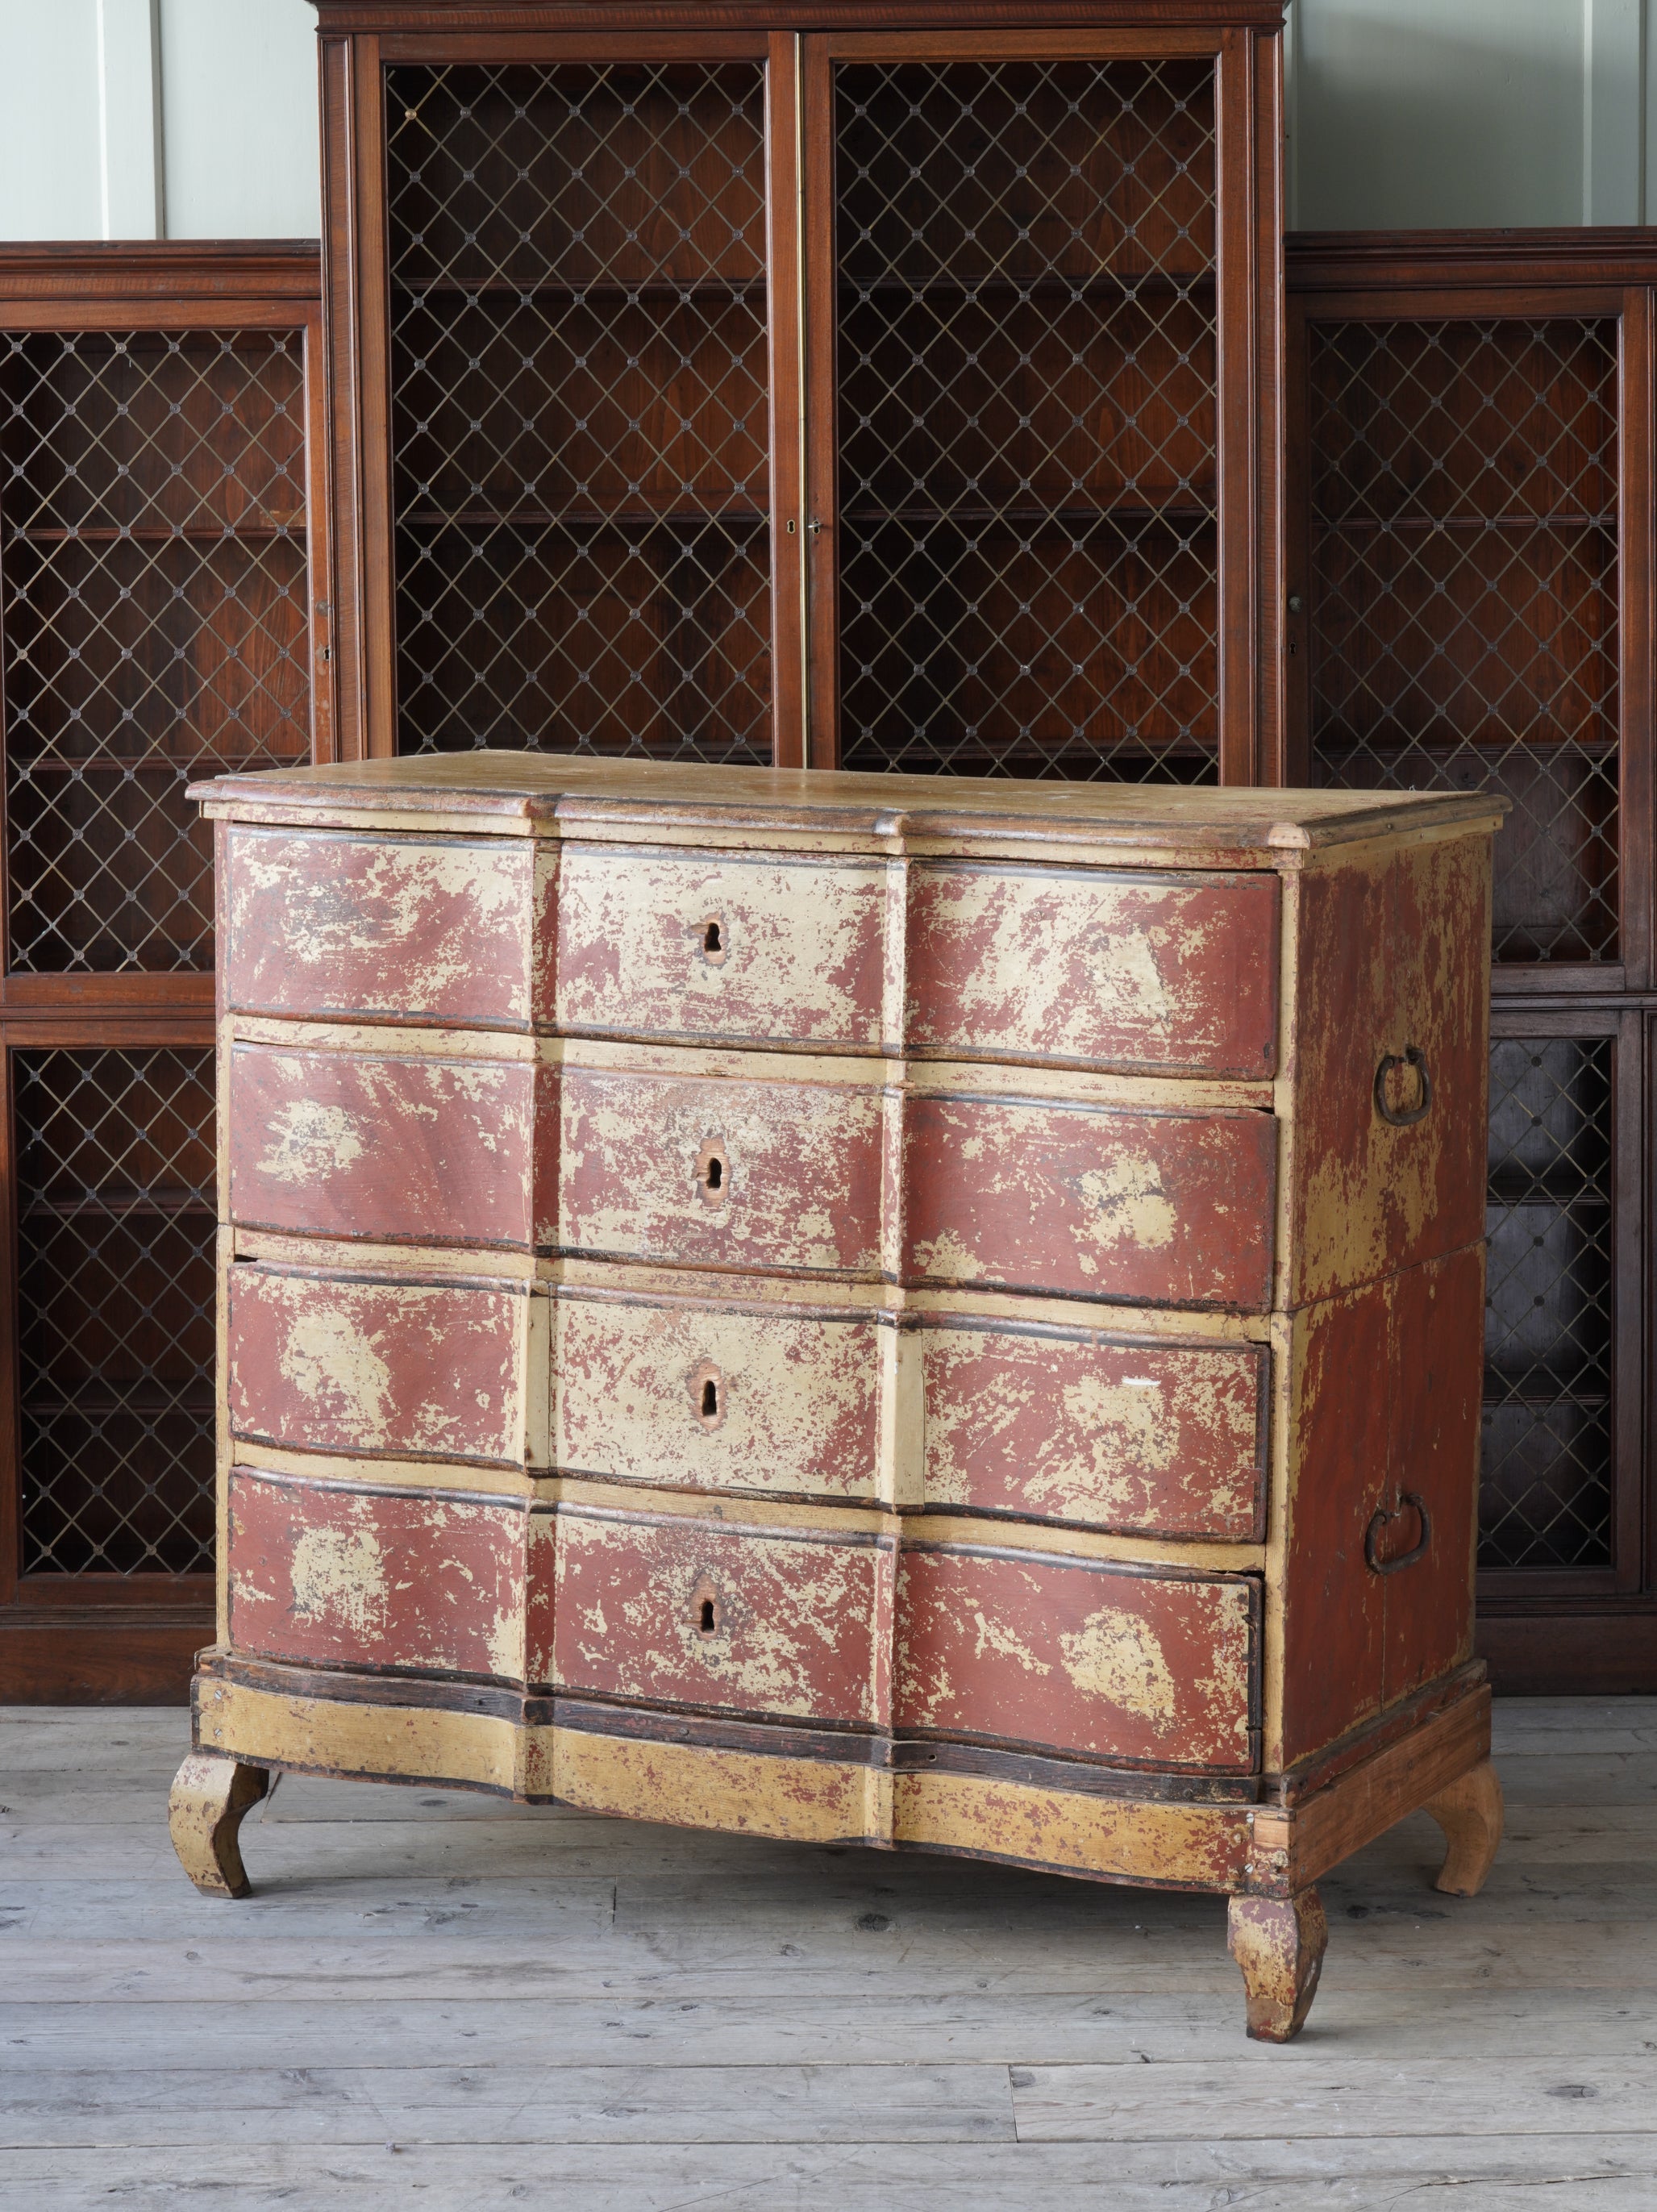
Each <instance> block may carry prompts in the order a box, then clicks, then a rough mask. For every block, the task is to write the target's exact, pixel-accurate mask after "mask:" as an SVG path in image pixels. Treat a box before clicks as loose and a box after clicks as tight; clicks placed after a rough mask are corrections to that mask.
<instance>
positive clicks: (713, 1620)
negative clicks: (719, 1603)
mask: <svg viewBox="0 0 1657 2212" xmlns="http://www.w3.org/2000/svg"><path fill="white" fill-rule="evenodd" d="M697 1626H699V1627H700V1629H701V1632H702V1634H703V1635H704V1636H712V1635H713V1632H714V1630H715V1629H716V1628H717V1627H718V1626H719V1620H718V1616H717V1614H716V1612H715V1609H714V1605H713V1599H712V1598H711V1597H705V1598H704V1599H703V1600H702V1610H701V1620H700V1621H699V1622H698V1623H697Z"/></svg>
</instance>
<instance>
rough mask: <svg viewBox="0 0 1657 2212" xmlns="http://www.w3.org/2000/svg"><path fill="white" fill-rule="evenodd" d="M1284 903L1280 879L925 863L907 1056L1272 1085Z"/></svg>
mask: <svg viewBox="0 0 1657 2212" xmlns="http://www.w3.org/2000/svg"><path fill="white" fill-rule="evenodd" d="M1277 943H1278V882H1277V878H1276V877H1275V876H1271V875H1256V876H1212V877H1203V876H1187V877H1180V876H1155V875H1125V874H1114V873H1110V872H1106V871H1104V870H1102V869H1079V868H1077V869H1057V868H1045V869H1044V868H1016V867H991V866H970V865H961V864H956V865H954V866H917V867H916V868H915V869H914V871H913V877H912V879H911V884H910V891H909V908H908V1000H909V1016H908V1034H909V1043H910V1046H911V1048H913V1050H916V1051H927V1050H935V1051H940V1052H949V1053H959V1054H962V1055H966V1054H972V1055H974V1056H979V1055H986V1054H987V1055H989V1056H991V1057H995V1058H1010V1059H1014V1060H1071V1061H1077V1062H1081V1063H1083V1064H1086V1065H1093V1066H1120V1067H1127V1068H1132V1067H1145V1068H1155V1069H1157V1070H1162V1069H1175V1068H1178V1069H1183V1070H1189V1071H1191V1072H1193V1073H1208V1074H1212V1075H1231V1076H1252V1077H1254V1078H1257V1079H1258V1078H1259V1077H1261V1076H1268V1075H1270V1074H1271V1073H1272V1069H1273V1066H1274V1062H1275V1059H1276V1053H1277V1028H1278V1012H1277V1006H1278V954H1277Z"/></svg>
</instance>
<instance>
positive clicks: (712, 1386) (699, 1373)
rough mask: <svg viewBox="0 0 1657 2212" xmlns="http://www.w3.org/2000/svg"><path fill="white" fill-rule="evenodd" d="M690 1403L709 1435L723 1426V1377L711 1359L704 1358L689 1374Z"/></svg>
mask: <svg viewBox="0 0 1657 2212" xmlns="http://www.w3.org/2000/svg"><path fill="white" fill-rule="evenodd" d="M690 1405H691V1410H692V1412H693V1413H695V1416H696V1419H697V1420H698V1421H699V1422H700V1423H701V1425H702V1427H703V1428H704V1429H706V1430H707V1431H708V1433H709V1435H710V1436H711V1435H712V1434H713V1431H714V1430H715V1429H722V1428H723V1427H724V1426H725V1377H724V1376H723V1375H721V1374H720V1372H719V1369H718V1368H717V1367H716V1366H715V1365H714V1364H713V1361H712V1360H711V1359H704V1360H703V1361H702V1363H701V1366H700V1367H698V1368H697V1369H696V1370H695V1372H694V1373H693V1374H692V1375H691V1377H690Z"/></svg>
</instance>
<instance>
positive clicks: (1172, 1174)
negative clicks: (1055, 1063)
mask: <svg viewBox="0 0 1657 2212" xmlns="http://www.w3.org/2000/svg"><path fill="white" fill-rule="evenodd" d="M1277 1146H1278V1127H1277V1123H1276V1122H1275V1121H1274V1120H1273V1119H1272V1116H1271V1115H1269V1114H1266V1113H1262V1112H1257V1111H1248V1110H1237V1111H1221V1110H1215V1111H1211V1112H1199V1113H1176V1112H1168V1111H1160V1110H1159V1111H1151V1110H1147V1109H1136V1108H1128V1107H1116V1106H1084V1105H1068V1104H1067V1105H1062V1106H1048V1105H1039V1104H1035V1103H1026V1102H1024V1101H1021V1100H1014V1099H999V1098H962V1097H919V1098H913V1099H911V1100H910V1101H909V1104H908V1110H907V1115H906V1118H905V1122H904V1162H905V1182H906V1196H907V1206H908V1219H907V1239H906V1264H905V1273H906V1276H907V1278H908V1279H911V1280H921V1281H932V1282H937V1283H945V1284H962V1285H964V1284H985V1285H998V1286H1003V1287H1005V1288H1007V1289H1010V1290H1029V1291H1056V1292H1067V1293H1069V1294H1071V1295H1072V1296H1079V1297H1095V1298H1119V1299H1122V1300H1125V1301H1132V1302H1133V1303H1135V1304H1144V1305H1217V1306H1231V1307H1237V1308H1241V1309H1243V1310H1259V1308H1261V1307H1263V1306H1265V1305H1266V1303H1267V1302H1268V1299H1269V1296H1270V1291H1271V1275H1272V1230H1273V1198H1274V1193H1275V1188H1276V1180H1277Z"/></svg>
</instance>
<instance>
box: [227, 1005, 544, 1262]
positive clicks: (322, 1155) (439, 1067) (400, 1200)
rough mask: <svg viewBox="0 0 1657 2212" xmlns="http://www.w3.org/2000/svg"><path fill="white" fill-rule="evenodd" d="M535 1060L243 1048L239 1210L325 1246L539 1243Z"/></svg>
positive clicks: (238, 1104) (237, 1141)
mask: <svg viewBox="0 0 1657 2212" xmlns="http://www.w3.org/2000/svg"><path fill="white" fill-rule="evenodd" d="M537 1078H538V1079H540V1081H541V1083H542V1085H543V1087H544V1085H546V1083H547V1082H548V1080H549V1071H545V1070H537V1068H536V1067H534V1066H531V1065H529V1064H527V1063H524V1062H516V1061H507V1060H488V1061H465V1060H400V1059H380V1058H377V1057H375V1056H373V1055H372V1054H359V1053H349V1052H309V1051H307V1052H296V1051H287V1050H283V1049H282V1048H278V1047H275V1046H270V1045H261V1044H248V1043H240V1044H237V1045H235V1046H234V1048H233V1049H232V1052H231V1055H230V1085H229V1090H230V1108H229V1133H228V1152H229V1160H230V1208H231V1216H232V1218H233V1219H234V1220H236V1221H238V1222H246V1223H249V1224H252V1225H259V1226H263V1227H266V1228H270V1229H285V1230H291V1231H311V1232H313V1233H318V1234H321V1235H325V1236H329V1235H331V1236H350V1237H389V1238H410V1239H416V1240H419V1241H422V1242H430V1243H443V1242H445V1241H446V1240H451V1239H453V1240H459V1241H464V1242H474V1243H507V1244H519V1245H523V1244H527V1243H531V1242H532V1241H533V1221H532V1214H533V1211H534V1201H533V1188H532V1176H533V1170H534V1162H533V1160H532V1157H531V1129H532V1127H533V1122H534V1108H535V1096H536V1088H537Z"/></svg>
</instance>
